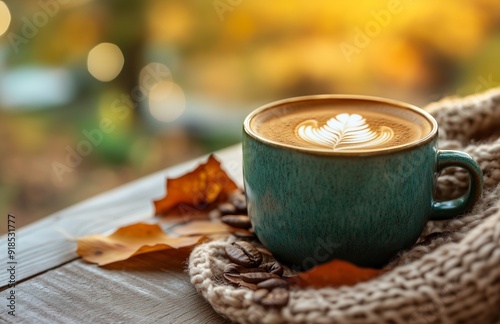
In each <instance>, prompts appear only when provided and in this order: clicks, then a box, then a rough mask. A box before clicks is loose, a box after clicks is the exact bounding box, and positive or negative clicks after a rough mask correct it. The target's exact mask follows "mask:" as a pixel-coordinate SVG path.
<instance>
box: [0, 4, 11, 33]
mask: <svg viewBox="0 0 500 324" xmlns="http://www.w3.org/2000/svg"><path fill="white" fill-rule="evenodd" d="M10 20H11V16H10V11H9V8H8V7H7V5H6V4H5V2H3V1H0V36H2V34H4V33H5V32H6V31H7V29H8V28H9V25H10Z"/></svg>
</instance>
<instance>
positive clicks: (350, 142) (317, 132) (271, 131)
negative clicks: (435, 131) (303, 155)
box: [250, 103, 432, 152]
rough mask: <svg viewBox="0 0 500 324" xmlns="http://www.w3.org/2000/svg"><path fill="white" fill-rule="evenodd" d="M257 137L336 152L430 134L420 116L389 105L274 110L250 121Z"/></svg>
mask: <svg viewBox="0 0 500 324" xmlns="http://www.w3.org/2000/svg"><path fill="white" fill-rule="evenodd" d="M250 128H251V129H252V130H253V131H254V132H255V133H256V134H257V135H259V136H261V137H263V138H265V139H267V140H270V141H273V142H277V143H282V144H286V145H291V146H296V147H299V148H312V149H319V150H325V151H335V152H343V151H345V152H347V151H349V152H356V151H367V150H372V149H384V148H391V147H396V146H400V145H404V144H409V143H413V142H416V141H419V140H420V139H422V138H424V137H426V136H427V135H429V133H430V132H431V131H432V124H431V123H430V122H429V121H428V120H427V119H426V118H425V117H424V116H423V115H421V114H419V113H417V112H415V111H413V110H410V109H405V108H400V107H394V106H391V105H389V104H387V105H385V104H380V103H377V104H369V105H326V104H323V105H311V106H306V105H300V106H298V107H294V106H286V107H280V106H278V107H273V108H270V109H268V110H264V111H262V112H260V113H259V114H258V115H256V116H254V117H253V118H252V120H251V122H250Z"/></svg>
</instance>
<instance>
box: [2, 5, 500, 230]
mask: <svg viewBox="0 0 500 324" xmlns="http://www.w3.org/2000/svg"><path fill="white" fill-rule="evenodd" d="M499 59H500V1H498V0H469V1H466V0H441V1H432V0H419V1H415V0H364V1H361V0H358V1H350V2H348V1H340V0H338V1H332V0H322V1H319V0H318V1H302V0H300V1H290V0H275V1H266V0H251V1H250V0H210V1H202V0H196V1H194V0H192V1H186V0H145V1H123V0H121V1H118V0H109V1H92V0H36V1H32V0H23V1H15V0H12V1H10V0H4V1H0V157H1V158H0V206H1V208H0V211H1V213H2V214H1V218H2V221H1V222H0V233H5V232H6V220H5V219H6V216H7V213H12V214H15V215H16V222H17V226H18V227H20V226H21V225H24V224H27V223H30V222H32V221H34V220H36V219H39V218H41V217H44V216H47V215H49V214H51V213H53V212H56V211H58V210H60V209H62V208H64V207H67V206H70V205H72V204H74V203H76V202H79V201H82V200H84V199H86V198H89V197H91V196H93V195H95V194H97V193H100V192H103V191H106V190H109V189H111V188H114V187H116V186H119V185H121V184H123V183H126V182H129V181H131V180H134V179H137V178H139V177H141V176H144V175H147V174H149V173H152V172H154V171H158V170H161V169H164V168H166V167H168V166H171V165H174V164H177V163H179V162H181V161H185V160H188V159H191V158H194V157H197V156H199V155H201V154H204V153H208V152H210V151H213V150H217V149H220V148H223V147H226V146H228V145H231V144H235V143H238V142H239V141H240V132H241V123H242V121H243V119H244V117H245V116H246V114H248V113H249V112H250V111H251V110H253V109H255V108H256V107H258V106H259V105H261V104H263V103H266V102H269V101H273V100H277V99H282V98H286V97H292V96H299V95H306V94H318V93H355V94H366V95H376V96H383V97H389V98H394V99H399V100H403V101H407V102H410V103H413V104H416V105H420V106H423V105H425V104H427V103H429V102H431V101H434V100H437V99H439V98H441V97H443V96H448V95H465V94H470V93H474V92H480V91H483V90H486V89H488V88H491V87H495V86H499V85H500V64H499Z"/></svg>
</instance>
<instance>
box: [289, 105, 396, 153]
mask: <svg viewBox="0 0 500 324" xmlns="http://www.w3.org/2000/svg"><path fill="white" fill-rule="evenodd" d="M318 124H319V123H318V121H317V120H314V119H311V120H306V121H304V122H302V123H301V124H299V125H298V126H297V129H296V134H297V136H298V137H299V138H301V139H303V140H304V141H306V142H309V143H311V144H316V145H320V146H324V147H327V148H330V149H332V150H334V151H341V150H351V149H360V148H370V147H376V146H380V145H384V144H385V143H387V142H389V141H390V140H391V139H392V138H393V137H394V131H393V130H392V129H391V128H389V127H387V126H380V127H379V128H378V129H377V130H372V129H371V128H370V126H369V125H368V123H367V122H366V119H365V118H363V116H361V115H358V114H348V113H342V114H338V115H337V116H336V117H334V118H330V119H329V120H328V121H327V122H326V124H325V125H323V126H320V127H318Z"/></svg>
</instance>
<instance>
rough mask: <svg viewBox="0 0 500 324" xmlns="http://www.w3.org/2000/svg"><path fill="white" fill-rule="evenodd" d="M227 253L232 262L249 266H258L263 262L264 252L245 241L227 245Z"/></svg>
mask: <svg viewBox="0 0 500 324" xmlns="http://www.w3.org/2000/svg"><path fill="white" fill-rule="evenodd" d="M226 255H227V257H228V258H229V260H231V261H232V262H234V263H236V264H238V265H241V266H244V267H247V268H256V267H258V266H259V265H260V264H261V263H262V254H261V253H260V252H259V250H257V249H256V248H255V247H254V246H253V245H252V244H250V243H248V242H245V241H238V242H233V243H231V244H230V245H226Z"/></svg>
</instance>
